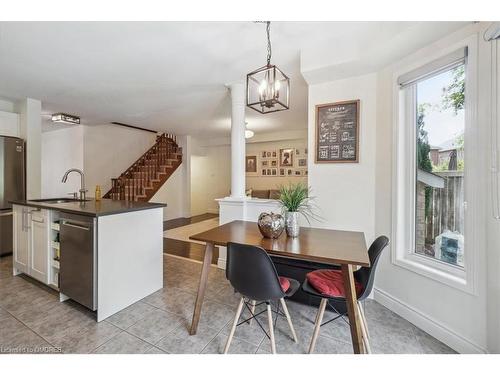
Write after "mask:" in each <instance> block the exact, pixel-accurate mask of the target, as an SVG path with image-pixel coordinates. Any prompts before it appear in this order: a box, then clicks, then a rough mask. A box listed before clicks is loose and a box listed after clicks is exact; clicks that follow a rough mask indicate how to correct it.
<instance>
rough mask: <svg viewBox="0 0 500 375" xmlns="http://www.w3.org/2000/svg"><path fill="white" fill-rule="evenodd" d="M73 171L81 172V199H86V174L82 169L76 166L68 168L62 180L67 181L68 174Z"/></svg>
mask: <svg viewBox="0 0 500 375" xmlns="http://www.w3.org/2000/svg"><path fill="white" fill-rule="evenodd" d="M71 172H77V173H80V200H82V201H83V200H85V193H86V192H87V190H85V175H84V174H83V172H82V171H81V170H80V169H76V168H71V169H68V170H67V171H66V173H64V176H63V178H62V182H63V183H66V180H67V179H68V175H69V174H70V173H71ZM75 194H76V193H75Z"/></svg>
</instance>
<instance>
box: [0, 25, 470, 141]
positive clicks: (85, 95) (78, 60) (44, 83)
mask: <svg viewBox="0 0 500 375" xmlns="http://www.w3.org/2000/svg"><path fill="white" fill-rule="evenodd" d="M429 24H434V25H437V23H430V22H273V23H272V24H271V38H272V43H273V45H272V47H273V57H272V62H273V63H275V64H277V65H278V66H279V67H280V68H281V69H282V70H283V71H284V72H285V73H287V74H288V75H289V76H290V79H291V99H290V105H291V109H290V110H289V111H284V112H278V113H274V114H266V115H261V114H259V113H257V112H255V111H252V110H251V109H247V113H246V115H247V121H248V127H249V128H250V129H252V130H254V131H255V132H276V131H283V130H287V129H293V130H296V129H304V128H305V127H306V126H307V85H306V82H305V81H304V78H303V77H302V75H301V72H300V60H301V59H300V51H301V50H307V49H308V48H309V47H311V46H324V48H328V49H329V50H332V51H333V52H334V51H335V47H336V46H337V45H338V46H339V53H340V51H341V48H340V47H342V48H344V49H345V48H348V49H349V48H351V47H352V46H355V47H356V48H358V49H360V48H361V49H362V48H363V46H364V45H366V44H370V41H373V40H378V41H382V42H383V41H384V40H385V41H386V42H387V43H390V40H388V39H387V34H388V33H390V34H391V35H396V36H397V35H404V33H405V32H406V33H407V32H408V30H413V31H412V36H413V37H414V38H418V37H419V36H418V35H419V32H418V31H419V30H424V29H429ZM440 24H446V25H445V27H441V26H440V27H437V28H436V32H434V33H433V34H432V36H431V37H433V38H435V39H437V38H438V37H440V36H441V35H443V33H445V32H449V31H450V30H452V29H456V28H458V27H461V26H462V24H461V23H458V22H455V23H440ZM427 34H429V33H427ZM427 34H426V35H427ZM428 38H429V36H428V35H427V39H428ZM427 39H426V40H427ZM426 40H424V39H422V42H424V41H426ZM413 41H414V40H413ZM401 51H403V49H401ZM313 57H314V55H313ZM391 58H394V54H392V55H391ZM310 60H311V59H310V58H309V59H308V61H309V63H310ZM265 62H266V39H265V25H264V24H262V23H253V22H41V23H36V22H0V96H1V97H4V98H8V99H13V100H15V99H20V98H23V97H32V98H36V99H40V100H41V101H42V107H43V112H44V113H45V114H46V115H48V114H50V113H54V112H67V113H71V114H75V115H79V116H81V118H82V123H84V124H89V125H97V124H104V123H109V122H111V121H118V122H123V123H127V124H131V125H135V126H140V127H144V128H149V129H153V130H157V131H168V132H172V133H176V134H179V135H186V134H191V135H198V136H202V137H220V136H225V135H227V133H228V132H229V129H230V113H231V108H230V105H231V104H230V98H229V93H228V90H227V88H226V85H227V84H229V83H231V82H236V81H242V80H243V79H244V77H245V75H246V73H248V72H250V71H252V70H254V69H255V68H258V67H260V66H262V65H264V64H265ZM388 62H389V61H387V63H388ZM310 64H311V63H310Z"/></svg>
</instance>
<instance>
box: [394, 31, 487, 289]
mask: <svg viewBox="0 0 500 375" xmlns="http://www.w3.org/2000/svg"><path fill="white" fill-rule="evenodd" d="M464 47H467V49H468V56H467V62H466V66H465V69H466V70H465V79H466V82H465V87H466V95H465V107H466V110H465V133H464V143H465V152H464V163H465V171H464V184H465V185H464V195H465V202H466V205H465V217H464V219H465V226H464V227H465V230H464V267H459V266H456V265H451V264H447V263H445V262H442V261H439V260H436V259H434V258H430V257H426V256H425V255H420V254H417V253H415V252H414V250H415V190H416V188H415V186H416V184H415V182H416V181H415V177H416V176H415V175H416V173H415V157H416V155H415V148H416V127H414V128H413V129H411V127H408V126H407V124H408V123H411V122H415V120H414V119H415V111H416V108H415V109H413V110H412V111H410V113H408V110H406V109H407V108H411V106H409V105H408V103H407V102H406V103H405V101H408V100H410V101H412V102H413V103H414V102H415V98H414V97H413V96H414V95H416V88H413V90H411V89H406V90H401V89H400V86H399V85H398V78H399V77H400V76H401V75H403V74H405V73H408V72H410V71H412V70H414V69H417V68H419V67H421V66H423V65H425V64H428V63H430V62H433V61H435V60H437V59H439V58H441V57H443V56H446V55H447V54H450V53H452V52H453V51H456V50H457V49H459V48H464ZM477 54H478V42H477V35H474V36H471V37H469V38H467V39H465V40H463V41H461V42H459V43H455V44H453V45H450V46H449V47H448V48H445V49H441V50H440V51H439V52H437V53H436V54H434V55H432V56H427V58H425V59H421V60H418V61H414V62H413V63H412V64H411V66H407V67H405V68H404V69H401V70H399V71H397V72H395V73H394V75H393V94H394V95H393V109H394V113H393V124H394V126H393V129H394V132H393V160H392V166H393V173H392V176H393V181H392V191H393V197H392V243H393V246H392V253H391V261H392V263H393V264H395V265H397V266H400V267H404V268H406V269H408V270H410V271H413V272H415V273H418V274H420V275H422V276H425V277H428V278H431V279H433V280H436V281H438V282H441V283H443V284H446V285H448V286H451V287H454V288H457V289H460V290H462V291H464V292H467V293H470V294H474V295H477V284H478V282H477V272H476V267H477V264H478V262H479V261H478V254H479V253H480V249H481V247H482V246H484V240H483V238H482V237H481V236H478V228H480V225H481V222H482V221H483V219H482V217H481V215H480V213H481V212H482V211H484V210H483V209H482V208H481V206H480V198H479V197H478V191H477V189H475V188H474V183H477V181H480V180H481V172H480V170H481V168H482V166H481V165H480V158H479V157H478V154H479V153H478V152H473V151H472V150H481V146H480V143H479V137H478V126H477V125H478V124H477V83H478V70H477V68H478V65H477ZM405 92H406V94H405ZM407 94H408V95H407ZM405 112H406V113H405Z"/></svg>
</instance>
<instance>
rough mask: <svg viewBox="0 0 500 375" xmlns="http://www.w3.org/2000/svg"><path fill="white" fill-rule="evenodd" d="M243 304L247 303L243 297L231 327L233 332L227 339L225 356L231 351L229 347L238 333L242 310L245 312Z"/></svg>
mask: <svg viewBox="0 0 500 375" xmlns="http://www.w3.org/2000/svg"><path fill="white" fill-rule="evenodd" d="M243 303H245V299H244V298H243V297H242V298H241V299H240V303H239V305H238V308H237V309H236V314H235V315H234V321H233V325H232V327H231V332H230V333H229V337H228V338H227V342H226V346H225V348H224V354H227V352H228V350H229V345H231V341H232V340H233V336H234V331H236V326H237V325H238V320H240V315H241V310H243Z"/></svg>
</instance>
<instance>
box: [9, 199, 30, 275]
mask: <svg viewBox="0 0 500 375" xmlns="http://www.w3.org/2000/svg"><path fill="white" fill-rule="evenodd" d="M12 214H13V220H14V222H13V230H14V236H13V239H14V243H13V245H14V259H13V263H14V264H13V266H14V274H17V273H19V272H24V273H26V274H28V269H29V268H28V259H29V254H28V249H29V245H28V242H29V232H28V207H25V206H13V208H12Z"/></svg>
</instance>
